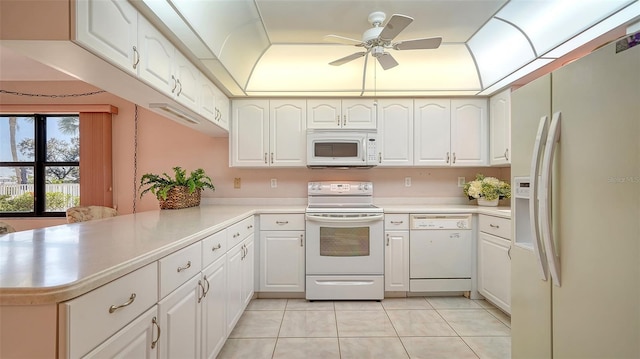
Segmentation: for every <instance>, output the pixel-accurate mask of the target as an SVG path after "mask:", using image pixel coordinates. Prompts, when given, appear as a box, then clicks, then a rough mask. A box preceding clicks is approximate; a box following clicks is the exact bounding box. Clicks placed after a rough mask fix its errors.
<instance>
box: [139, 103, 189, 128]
mask: <svg viewBox="0 0 640 359" xmlns="http://www.w3.org/2000/svg"><path fill="white" fill-rule="evenodd" d="M149 108H150V109H152V110H162V111H164V112H165V113H167V114H169V115H171V116H170V117H172V118H177V119H179V120H182V121H185V122H188V123H191V124H194V125H199V124H200V121H198V120H196V119H195V118H193V117H192V116H191V115H189V114H187V113H185V112H183V111H182V110H179V109H177V108H175V107H173V106H171V105H170V104H168V103H150V104H149Z"/></svg>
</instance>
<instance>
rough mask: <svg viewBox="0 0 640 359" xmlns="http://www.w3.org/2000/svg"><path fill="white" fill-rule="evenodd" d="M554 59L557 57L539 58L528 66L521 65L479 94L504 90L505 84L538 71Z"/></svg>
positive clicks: (489, 93)
mask: <svg viewBox="0 0 640 359" xmlns="http://www.w3.org/2000/svg"><path fill="white" fill-rule="evenodd" d="M554 60H555V59H537V60H534V61H531V62H530V63H529V64H527V65H526V66H523V67H521V68H520V69H519V70H517V71H515V72H514V73H512V74H511V75H509V76H507V77H505V78H503V79H502V80H500V81H498V82H496V83H495V84H493V85H491V86H489V87H488V88H486V89H484V90H483V91H482V92H480V93H479V94H478V95H479V96H490V95H491V94H493V93H494V92H497V91H499V90H502V88H504V87H505V86H508V85H509V84H511V83H513V82H514V81H516V80H518V79H520V78H522V77H524V76H526V75H528V74H530V73H532V72H534V71H536V70H537V69H539V68H541V67H542V66H545V65H548V64H550V63H551V62H553V61H554Z"/></svg>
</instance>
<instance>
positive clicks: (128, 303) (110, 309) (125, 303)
mask: <svg viewBox="0 0 640 359" xmlns="http://www.w3.org/2000/svg"><path fill="white" fill-rule="evenodd" d="M134 300H136V293H131V296H130V297H129V300H128V301H126V302H124V303H122V304H120V305H112V306H110V307H109V313H113V312H115V311H116V310H118V309H120V308H124V307H126V306H128V305H131V303H133V301H134Z"/></svg>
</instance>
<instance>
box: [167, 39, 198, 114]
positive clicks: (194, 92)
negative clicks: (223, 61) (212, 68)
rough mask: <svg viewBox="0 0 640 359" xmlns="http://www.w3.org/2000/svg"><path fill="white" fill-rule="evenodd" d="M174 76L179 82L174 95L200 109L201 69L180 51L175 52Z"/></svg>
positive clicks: (180, 100)
mask: <svg viewBox="0 0 640 359" xmlns="http://www.w3.org/2000/svg"><path fill="white" fill-rule="evenodd" d="M173 76H174V77H175V79H174V81H175V82H176V83H177V86H176V89H175V90H174V91H173V95H174V96H175V97H176V99H177V100H178V102H180V103H182V104H183V105H185V106H188V107H190V108H192V109H198V108H199V104H198V99H199V97H200V76H201V74H200V71H199V70H198V69H197V68H196V67H195V66H194V65H193V64H192V63H191V62H190V61H189V60H188V59H187V58H186V57H185V56H184V55H183V54H182V53H180V52H179V51H177V50H176V52H175V60H174V62H173Z"/></svg>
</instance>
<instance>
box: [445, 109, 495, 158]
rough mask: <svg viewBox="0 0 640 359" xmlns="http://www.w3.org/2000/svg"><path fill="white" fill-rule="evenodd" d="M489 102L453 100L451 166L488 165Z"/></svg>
mask: <svg viewBox="0 0 640 359" xmlns="http://www.w3.org/2000/svg"><path fill="white" fill-rule="evenodd" d="M487 123H488V120H487V100H485V99H454V100H451V156H452V157H451V165H452V166H484V165H486V164H487V147H488V146H487Z"/></svg>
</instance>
